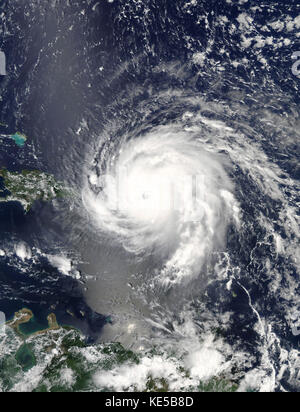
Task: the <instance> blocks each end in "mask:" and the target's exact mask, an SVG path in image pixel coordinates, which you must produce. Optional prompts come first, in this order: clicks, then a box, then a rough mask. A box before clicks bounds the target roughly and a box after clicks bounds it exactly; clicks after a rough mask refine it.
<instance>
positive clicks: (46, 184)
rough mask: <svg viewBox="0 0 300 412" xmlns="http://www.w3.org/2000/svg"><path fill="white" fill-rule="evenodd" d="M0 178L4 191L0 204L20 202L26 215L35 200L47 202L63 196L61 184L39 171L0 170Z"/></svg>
mask: <svg viewBox="0 0 300 412" xmlns="http://www.w3.org/2000/svg"><path fill="white" fill-rule="evenodd" d="M0 177H1V178H2V179H3V182H4V186H5V189H6V191H2V197H0V202H20V203H21V204H22V206H23V208H24V210H25V212H26V213H27V212H28V211H29V210H30V209H31V207H32V205H33V203H34V202H35V201H36V200H42V201H45V202H47V201H51V200H53V199H55V198H58V197H63V196H64V195H65V191H64V188H63V185H62V184H61V183H59V182H57V181H56V180H55V178H54V177H53V176H52V175H49V174H47V173H44V172H41V171H39V170H23V171H22V172H21V173H18V172H9V171H8V170H7V169H0ZM7 192H8V193H7ZM0 194H1V192H0Z"/></svg>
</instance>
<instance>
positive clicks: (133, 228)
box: [83, 116, 239, 283]
mask: <svg viewBox="0 0 300 412" xmlns="http://www.w3.org/2000/svg"><path fill="white" fill-rule="evenodd" d="M188 117H189V116H188ZM202 133H203V134H204V136H203V137H201V134H202ZM206 138H207V133H206V132H205V131H204V130H203V129H202V128H201V126H200V125H199V126H198V127H196V128H194V129H192V130H189V128H188V127H186V128H185V127H184V125H183V124H180V123H179V122H178V124H173V125H164V126H161V127H157V128H154V129H153V130H150V131H147V132H146V133H145V134H142V135H140V136H136V137H135V138H133V139H130V136H128V137H127V136H126V137H124V138H123V139H122V140H121V141H120V142H119V143H118V146H117V147H116V148H114V149H113V151H112V152H110V153H108V156H109V158H108V159H107V161H106V162H105V164H106V165H107V167H106V169H104V170H103V165H102V164H99V165H97V167H96V168H95V171H94V173H93V172H91V174H90V175H89V179H88V185H87V187H86V188H85V189H84V190H83V199H84V202H85V206H86V208H87V210H88V211H89V212H90V213H91V216H92V219H93V221H94V223H95V224H96V225H98V226H99V228H100V229H101V228H102V230H105V231H106V232H111V233H112V234H114V235H115V236H117V237H119V239H120V241H121V242H122V243H123V245H124V247H125V248H126V249H127V250H128V251H130V252H132V253H135V254H141V253H150V252H151V253H155V254H157V255H158V256H160V257H161V259H162V260H164V262H163V267H162V271H161V281H162V282H164V283H172V282H173V283H179V282H181V281H183V280H184V279H185V278H188V277H190V276H196V275H198V274H199V273H200V272H201V268H202V266H203V264H204V262H205V261H206V260H207V259H208V258H209V256H210V255H211V254H212V252H213V250H215V249H218V247H221V246H222V244H223V243H224V236H225V231H226V228H227V225H228V224H230V223H232V224H238V214H239V207H238V202H237V201H236V200H235V198H234V195H233V190H234V185H233V183H232V182H231V181H230V179H229V177H228V175H227V173H226V171H225V169H224V165H223V163H226V158H223V157H222V155H221V154H218V151H215V152H212V151H211V150H209V149H208V150H207V149H206V145H205V140H206ZM102 150H105V149H102ZM228 163H229V162H228ZM227 166H228V167H229V164H228V165H227ZM102 173H103V174H104V175H103V174H102ZM195 249H196V253H195Z"/></svg>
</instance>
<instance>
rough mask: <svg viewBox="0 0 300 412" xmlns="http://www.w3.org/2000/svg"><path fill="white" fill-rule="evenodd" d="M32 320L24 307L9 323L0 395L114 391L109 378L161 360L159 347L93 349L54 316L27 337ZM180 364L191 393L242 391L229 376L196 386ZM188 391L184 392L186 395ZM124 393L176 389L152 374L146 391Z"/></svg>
mask: <svg viewBox="0 0 300 412" xmlns="http://www.w3.org/2000/svg"><path fill="white" fill-rule="evenodd" d="M33 318H34V314H33V312H32V311H31V310H30V309H26V308H24V309H22V310H20V311H18V312H16V313H15V315H14V319H13V320H11V321H9V322H7V324H6V325H7V328H6V336H5V337H4V338H3V336H2V341H1V336H0V349H1V350H0V392H1V391H5V392H8V391H21V392H73V391H74V392H93V391H95V392H96V391H100V392H103V391H114V389H115V388H114V386H113V384H111V382H110V380H109V377H110V376H111V377H113V376H114V374H115V373H119V371H120V370H122V368H123V370H124V368H125V370H127V368H133V370H134V368H136V367H137V368H138V367H139V365H141V366H142V365H143V357H145V356H146V357H147V358H151V357H153V359H155V357H156V356H162V354H161V353H160V350H159V349H158V348H154V349H153V350H151V351H150V352H146V353H135V352H133V351H131V350H129V349H125V348H124V347H123V346H122V345H121V344H120V343H107V344H104V343H97V344H93V345H89V344H87V342H86V340H85V338H84V337H83V336H82V335H81V334H80V332H79V331H77V330H76V329H74V328H72V327H67V326H61V325H59V324H58V323H57V320H56V316H55V314H53V313H52V314H50V315H48V317H47V320H48V328H46V329H44V330H39V331H37V332H34V333H32V334H30V335H24V334H23V333H22V331H21V329H20V326H21V325H24V324H26V323H28V322H31V321H32V319H33ZM170 356H173V355H170ZM177 361H178V371H177V372H178V376H179V378H180V377H181V378H182V379H183V380H187V381H188V382H189V380H190V381H191V384H192V383H193V385H191V387H188V389H189V390H191V391H196V392H236V391H237V390H238V384H237V383H236V382H232V381H231V380H230V379H228V377H227V378H226V377H225V376H218V377H213V378H211V379H209V380H208V381H205V382H198V383H197V382H196V384H195V382H194V381H193V380H192V379H191V377H190V376H189V371H188V370H186V369H184V368H183V367H181V366H180V359H178V360H177ZM35 367H37V368H38V369H36V368H35ZM142 367H143V366H142ZM37 371H38V375H37ZM31 373H32V374H33V375H32V374H31ZM99 374H100V376H102V374H107V377H108V379H107V381H105V383H104V384H101V385H99V384H97V376H99ZM32 377H34V379H32ZM181 378H180V379H181ZM171 381H172V378H171ZM186 389H187V388H186V387H185V389H183V390H186ZM123 390H124V391H140V390H142V391H143V392H169V391H170V390H172V387H171V385H170V382H169V381H168V379H167V378H165V377H161V378H158V377H157V376H152V375H151V373H149V375H148V376H147V377H146V379H145V380H144V382H143V383H142V386H139V387H135V386H130V387H128V388H126V387H124V388H123Z"/></svg>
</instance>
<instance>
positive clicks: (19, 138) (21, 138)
mask: <svg viewBox="0 0 300 412" xmlns="http://www.w3.org/2000/svg"><path fill="white" fill-rule="evenodd" d="M10 137H11V139H13V140H14V141H15V143H16V145H17V146H20V147H23V146H24V145H25V142H26V137H25V136H23V135H21V134H19V133H15V134H13V135H11V136H10Z"/></svg>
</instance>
